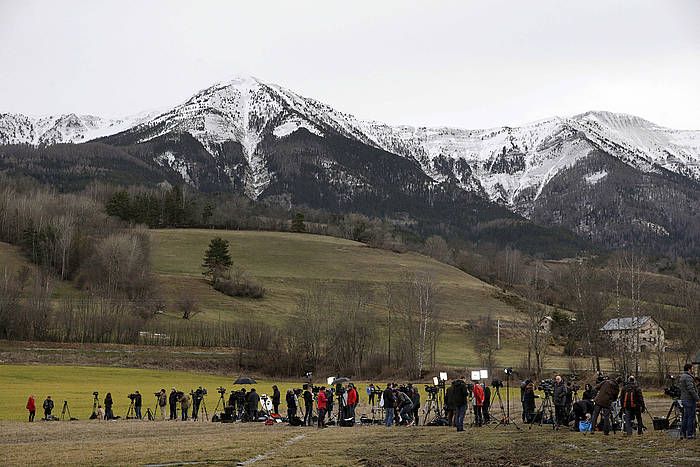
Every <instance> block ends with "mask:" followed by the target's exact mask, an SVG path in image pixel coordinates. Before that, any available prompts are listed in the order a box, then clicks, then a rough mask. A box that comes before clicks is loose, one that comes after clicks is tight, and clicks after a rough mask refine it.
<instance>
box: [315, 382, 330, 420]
mask: <svg viewBox="0 0 700 467" xmlns="http://www.w3.org/2000/svg"><path fill="white" fill-rule="evenodd" d="M316 405H317V406H318V427H319V428H325V427H326V410H327V408H328V397H327V396H326V387H325V386H321V390H320V391H318V396H316Z"/></svg>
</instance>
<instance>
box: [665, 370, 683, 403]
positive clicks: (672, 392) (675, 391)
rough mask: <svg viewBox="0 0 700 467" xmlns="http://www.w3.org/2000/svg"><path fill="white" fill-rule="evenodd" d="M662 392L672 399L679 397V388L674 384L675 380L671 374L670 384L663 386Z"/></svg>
mask: <svg viewBox="0 0 700 467" xmlns="http://www.w3.org/2000/svg"><path fill="white" fill-rule="evenodd" d="M664 394H666V395H667V396H668V397H670V398H672V399H680V398H681V388H679V387H678V386H676V381H675V380H674V378H673V376H671V384H670V385H669V386H668V387H667V388H664Z"/></svg>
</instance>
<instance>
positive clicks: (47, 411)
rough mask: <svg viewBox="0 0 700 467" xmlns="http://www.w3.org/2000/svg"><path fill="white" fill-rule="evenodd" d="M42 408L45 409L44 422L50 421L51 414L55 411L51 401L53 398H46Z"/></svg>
mask: <svg viewBox="0 0 700 467" xmlns="http://www.w3.org/2000/svg"><path fill="white" fill-rule="evenodd" d="M42 407H43V408H44V420H50V419H51V412H52V411H53V400H51V396H46V400H45V401H44V404H43V406H42Z"/></svg>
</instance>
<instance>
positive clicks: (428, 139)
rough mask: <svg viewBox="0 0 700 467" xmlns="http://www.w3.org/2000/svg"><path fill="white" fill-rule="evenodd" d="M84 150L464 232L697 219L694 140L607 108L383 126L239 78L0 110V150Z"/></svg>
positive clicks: (255, 195)
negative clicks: (148, 108)
mask: <svg viewBox="0 0 700 467" xmlns="http://www.w3.org/2000/svg"><path fill="white" fill-rule="evenodd" d="M85 141H93V142H95V143H97V144H99V145H100V147H103V146H108V147H112V148H118V149H119V151H122V152H123V153H124V154H128V155H129V157H131V158H136V159H137V160H139V161H141V162H142V163H143V164H145V165H146V166H148V173H149V177H148V179H149V180H152V179H153V173H161V174H162V176H163V179H164V180H169V181H178V180H179V181H181V182H184V183H187V184H189V185H191V186H193V187H194V188H196V189H198V190H201V191H231V192H237V193H241V194H245V195H246V196H248V197H250V198H252V199H274V200H276V201H278V202H282V203H289V204H306V205H309V206H313V207H319V208H324V209H332V210H359V211H362V212H368V213H372V214H377V215H384V216H392V215H397V213H413V214H414V215H420V216H423V217H426V218H430V219H432V220H433V221H435V222H441V221H442V220H447V221H449V222H452V221H454V218H462V219H461V221H459V222H457V224H458V225H459V226H460V227H459V228H470V227H469V226H470V223H472V224H471V226H472V227H473V225H474V224H473V222H477V221H478V222H482V223H483V222H488V221H492V220H494V219H520V220H522V219H523V218H525V219H529V220H531V221H534V222H535V223H537V224H541V225H548V226H558V227H564V228H566V229H569V230H571V231H573V232H575V233H577V234H579V235H581V236H583V237H587V238H589V239H591V240H593V241H595V242H598V243H601V244H603V245H607V246H616V247H617V246H626V245H630V244H649V243H654V242H658V241H661V242H665V243H673V242H672V241H671V240H673V239H677V238H679V237H684V236H685V237H687V235H686V233H685V231H684V229H686V228H687V227H688V226H690V225H695V224H694V222H695V220H694V219H695V216H696V215H697V213H696V211H697V206H698V204H697V203H696V201H697V198H698V191H699V190H698V181H699V180H700V131H680V130H672V129H668V128H663V127H660V126H658V125H655V124H653V123H651V122H648V121H646V120H643V119H641V118H638V117H634V116H630V115H624V114H615V113H610V112H587V113H584V114H580V115H575V116H573V117H566V118H563V117H554V118H551V119H546V120H542V121H538V122H534V123H531V124H527V125H524V126H520V127H499V128H493V129H486V130H465V129H456V128H427V127H410V126H391V125H386V124H382V123H379V122H366V121H360V120H358V119H356V118H355V117H353V116H352V115H349V114H345V113H342V112H339V111H337V110H335V109H333V108H331V107H329V106H327V105H325V104H323V103H320V102H318V101H315V100H313V99H310V98H306V97H303V96H300V95H298V94H296V93H294V92H292V91H289V90H287V89H285V88H283V87H280V86H278V85H275V84H271V83H265V82H262V81H260V80H258V79H256V78H252V77H237V78H234V79H233V80H231V81H230V82H227V83H221V84H216V85H214V86H211V87H209V88H207V89H204V90H202V91H200V92H198V93H196V94H195V95H194V96H192V97H191V98H190V99H189V100H187V101H186V102H184V103H182V104H180V105H177V106H175V107H173V108H171V109H169V110H166V111H164V112H160V113H158V114H150V115H149V114H146V115H141V116H138V117H130V118H126V119H120V120H109V119H101V118H99V117H93V116H76V115H73V114H70V115H63V116H58V117H43V118H30V117H25V116H22V115H16V114H0V144H5V145H8V144H19V143H26V144H30V145H40V146H46V145H52V144H57V143H79V142H85ZM1 151H2V150H0V157H2V156H1V154H2V153H1ZM6 151H7V150H6ZM15 156H16V152H15ZM110 157H111V156H110ZM114 157H118V156H114ZM4 165H5V166H6V167H11V166H12V164H10V163H8V162H7V157H6V161H5V164H4ZM679 206H684V207H686V208H687V209H686V210H685V212H683V213H679V212H678V209H676V208H678V207H679ZM671 208H674V209H673V211H674V213H673V215H671V214H669V209H671ZM521 216H522V217H521ZM518 222H520V221H518ZM685 237H684V238H685ZM686 240H687V238H686Z"/></svg>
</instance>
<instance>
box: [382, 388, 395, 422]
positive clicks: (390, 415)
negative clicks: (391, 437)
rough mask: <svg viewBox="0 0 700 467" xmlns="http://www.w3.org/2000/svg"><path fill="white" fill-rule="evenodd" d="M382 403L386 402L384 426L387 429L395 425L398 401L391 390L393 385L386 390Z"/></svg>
mask: <svg viewBox="0 0 700 467" xmlns="http://www.w3.org/2000/svg"><path fill="white" fill-rule="evenodd" d="M382 401H384V413H385V416H384V417H385V418H384V424H385V425H386V426H387V427H390V426H393V425H394V405H395V402H396V399H395V398H394V391H392V390H391V384H387V385H386V389H384V392H383V393H382Z"/></svg>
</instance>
